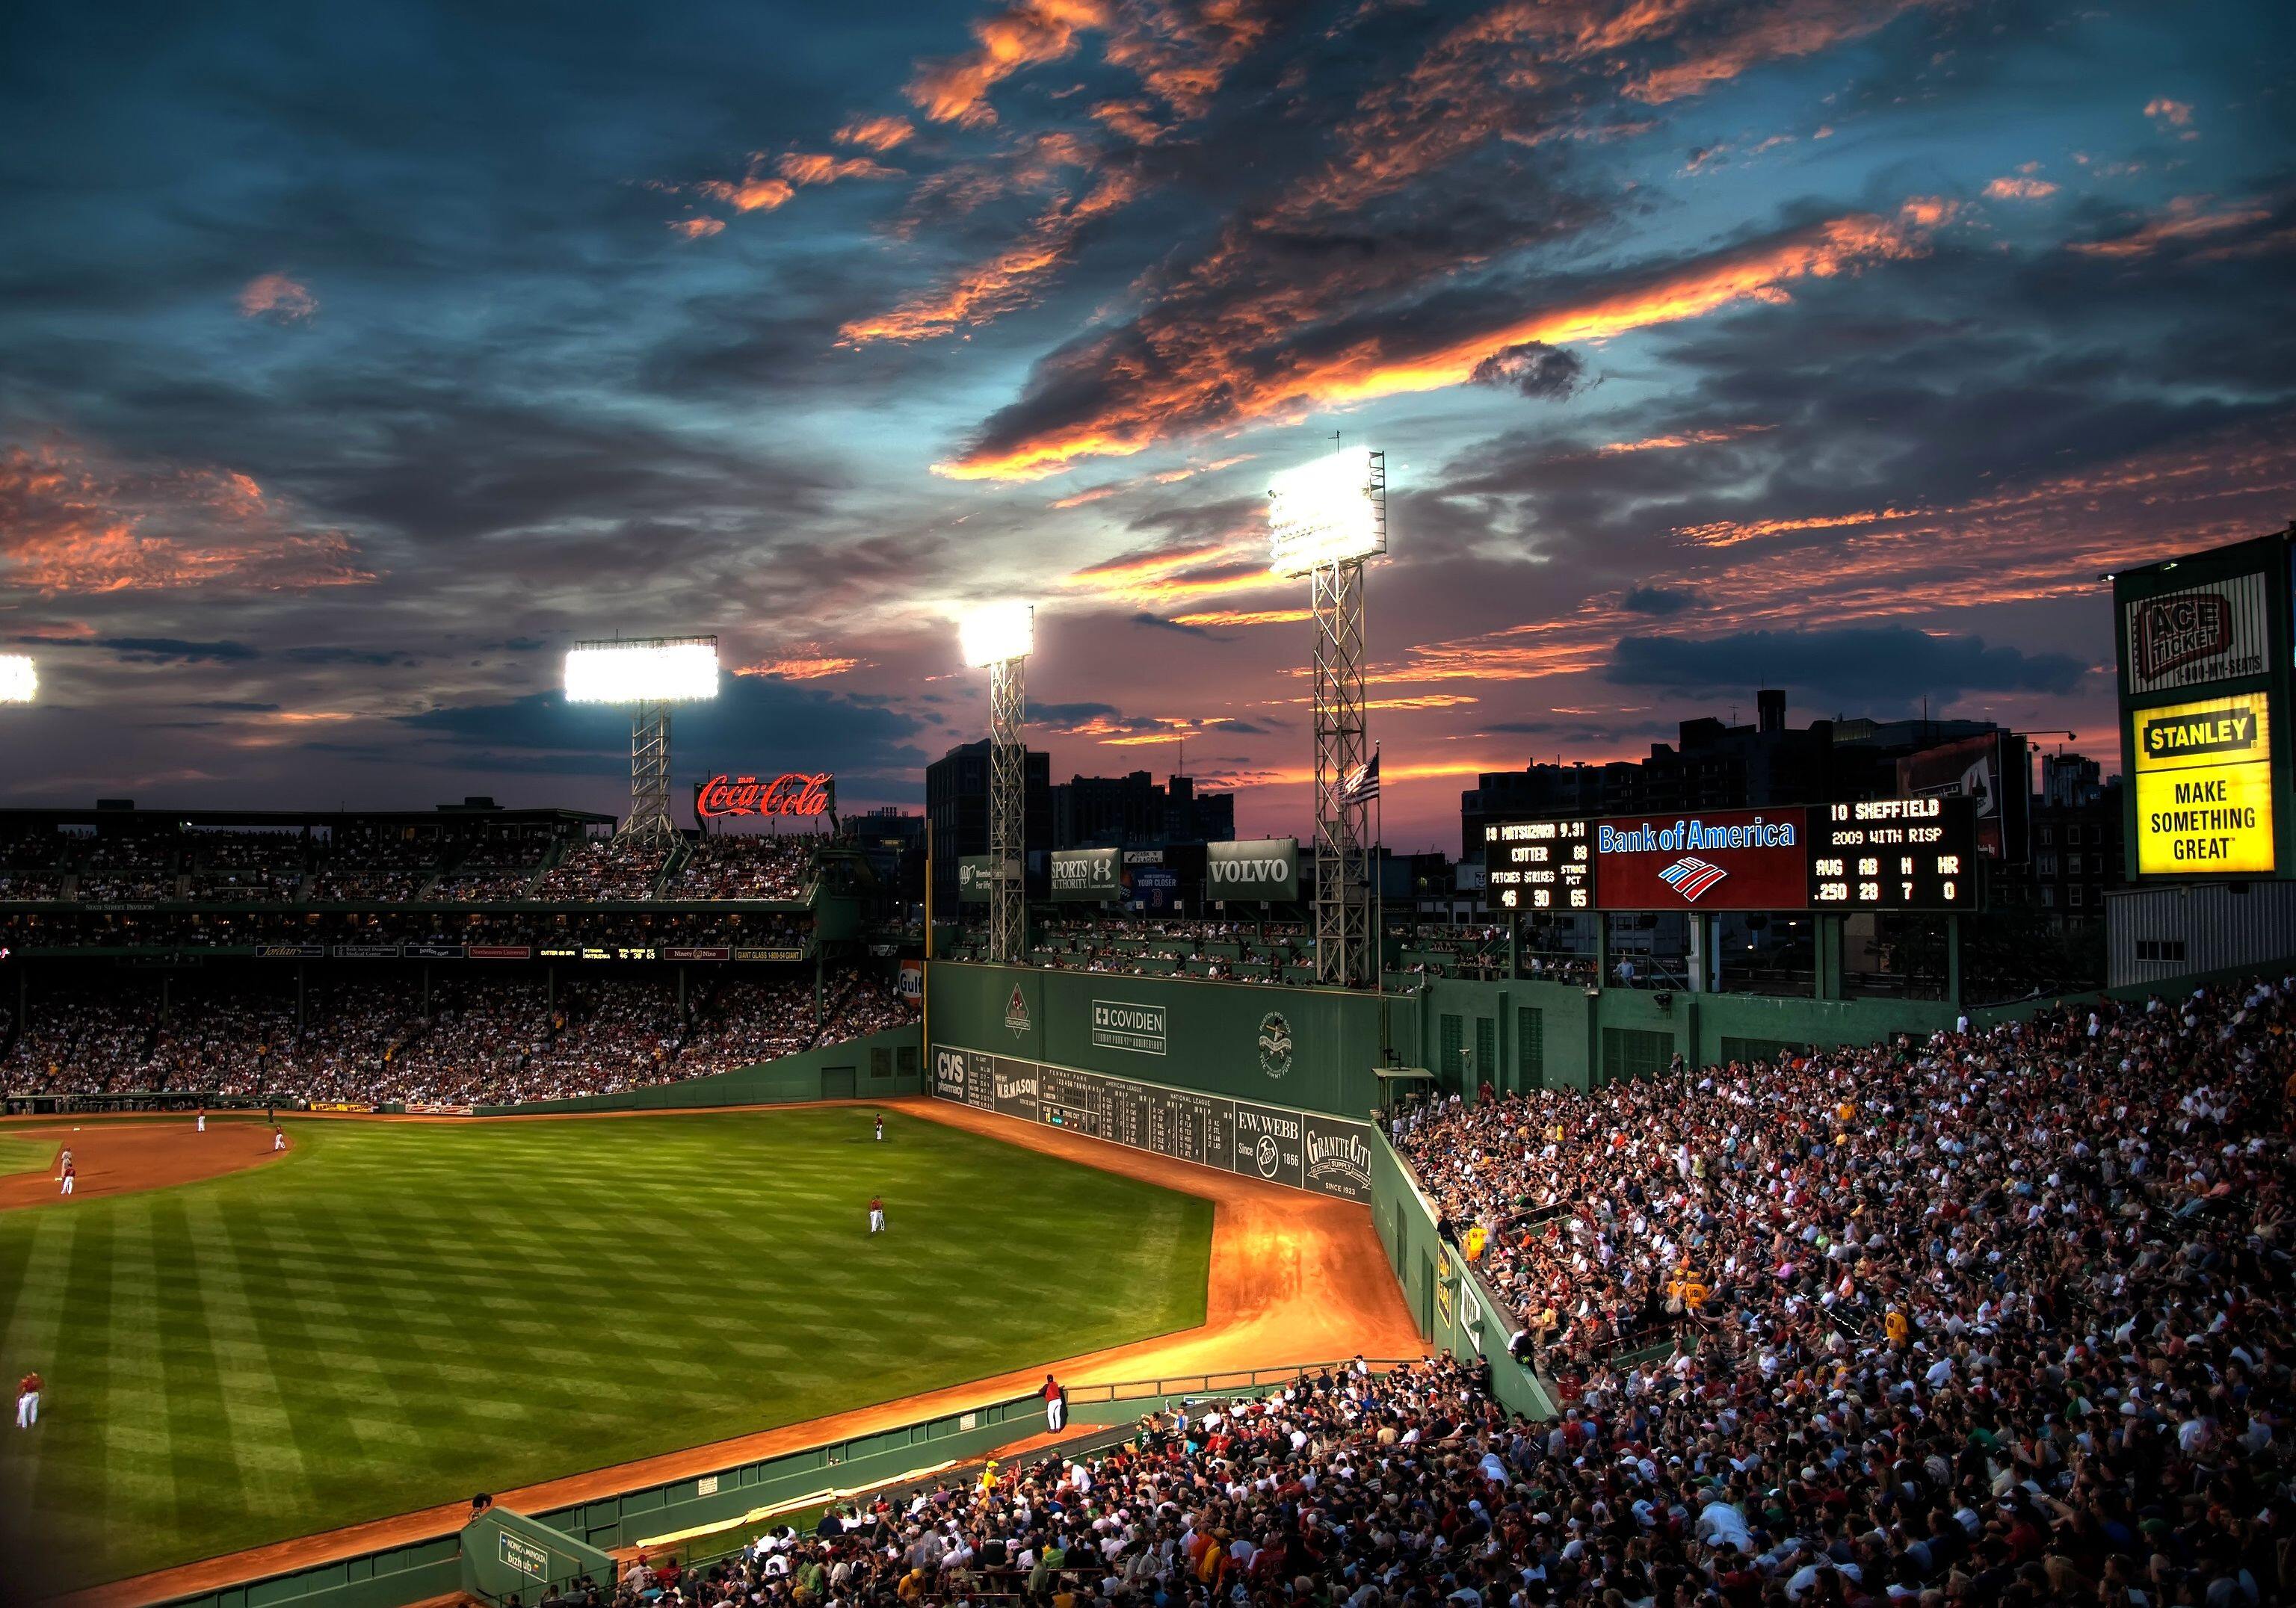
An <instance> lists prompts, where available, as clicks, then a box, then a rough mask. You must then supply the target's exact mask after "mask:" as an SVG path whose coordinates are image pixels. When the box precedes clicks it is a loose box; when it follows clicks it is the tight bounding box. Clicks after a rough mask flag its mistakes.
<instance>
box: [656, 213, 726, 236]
mask: <svg viewBox="0 0 2296 1608" xmlns="http://www.w3.org/2000/svg"><path fill="white" fill-rule="evenodd" d="M669 229H670V233H673V234H682V235H684V236H685V238H686V239H687V240H707V239H709V237H710V236H711V235H713V234H723V233H725V232H726V220H725V219H724V218H722V217H682V218H676V219H674V220H673V221H672V222H671V224H670V225H669Z"/></svg>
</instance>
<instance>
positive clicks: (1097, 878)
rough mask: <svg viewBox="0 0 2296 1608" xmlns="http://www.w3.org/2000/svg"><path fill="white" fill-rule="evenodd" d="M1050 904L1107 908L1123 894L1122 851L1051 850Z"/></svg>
mask: <svg viewBox="0 0 2296 1608" xmlns="http://www.w3.org/2000/svg"><path fill="white" fill-rule="evenodd" d="M1052 863H1053V902H1054V903H1055V904H1106V903H1109V902H1111V901H1113V900H1114V899H1115V898H1116V897H1117V896H1118V895H1119V894H1120V893H1122V891H1123V886H1124V851H1123V850H1122V849H1054V851H1053V862H1052Z"/></svg>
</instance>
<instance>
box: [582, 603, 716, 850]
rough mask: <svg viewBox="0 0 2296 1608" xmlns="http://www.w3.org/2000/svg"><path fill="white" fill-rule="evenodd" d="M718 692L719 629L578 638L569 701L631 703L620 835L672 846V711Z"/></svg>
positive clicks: (673, 828)
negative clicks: (625, 813)
mask: <svg viewBox="0 0 2296 1608" xmlns="http://www.w3.org/2000/svg"><path fill="white" fill-rule="evenodd" d="M716 697H717V638H716V637H714V636H680V637H645V638H640V639H637V640H635V641H611V642H577V643H576V644H575V645H574V647H573V649H572V651H570V652H569V653H568V654H567V656H566V701H567V702H568V703H570V704H626V705H627V706H629V708H630V816H629V819H628V820H625V821H624V822H622V829H621V830H620V831H619V833H617V834H615V836H617V837H624V838H628V839H631V840H632V841H635V842H637V843H641V844H649V845H655V844H659V845H665V846H666V845H669V844H672V843H675V842H676V840H677V828H676V825H675V824H674V823H673V822H672V821H671V820H670V818H669V712H670V709H671V707H672V706H674V705H677V704H684V703H692V702H694V701H697V700H699V699H701V698H716Z"/></svg>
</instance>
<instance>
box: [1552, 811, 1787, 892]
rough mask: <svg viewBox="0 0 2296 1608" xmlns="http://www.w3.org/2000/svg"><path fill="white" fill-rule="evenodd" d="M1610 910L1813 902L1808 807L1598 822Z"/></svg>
mask: <svg viewBox="0 0 2296 1608" xmlns="http://www.w3.org/2000/svg"><path fill="white" fill-rule="evenodd" d="M1593 832H1594V844H1595V889H1596V893H1597V898H1598V902H1599V906H1600V908H1601V909H1603V910H1800V908H1802V906H1803V905H1805V904H1806V903H1808V900H1809V856H1808V838H1807V837H1806V833H1805V821H1804V819H1803V812H1802V811H1801V810H1800V809H1799V808H1788V809H1783V810H1710V811H1708V812H1704V813H1703V814H1699V815H1684V816H1675V817H1670V818H1641V817H1636V816H1626V817H1621V818H1620V819H1618V820H1603V821H1597V822H1595V824H1594V828H1593Z"/></svg>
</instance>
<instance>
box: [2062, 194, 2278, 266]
mask: <svg viewBox="0 0 2296 1608" xmlns="http://www.w3.org/2000/svg"><path fill="white" fill-rule="evenodd" d="M2213 199H2214V198H2213V197H2210V196H2205V195H2185V196H2178V197H2177V199H2176V200H2172V201H2170V202H2169V210H2168V212H2167V213H2166V214H2164V215H2163V216H2160V217H2156V218H2153V219H2151V220H2149V221H2147V222H2146V223H2145V224H2143V225H2142V226H2140V227H2139V228H2137V229H2136V230H2134V231H2132V232H2131V233H2128V234H2123V235H2120V236H2119V237H2117V238H2115V239H2112V240H2102V241H2074V242H2073V243H2072V244H2071V246H2069V247H2067V248H2066V249H2068V250H2071V251H2076V252H2079V254H2080V255H2081V256H2083V257H2149V256H2151V255H2152V254H2153V252H2155V251H2160V250H2164V249H2168V248H2169V247H2173V246H2182V245H2190V244H2192V243H2194V241H2202V240H2207V239H2209V238H2210V236H2213V235H2218V234H2222V233H2225V232H2226V230H2230V229H2244V228H2246V227H2248V226H2249V225H2250V224H2260V223H2262V222H2264V220H2265V219H2267V217H2270V216H2272V214H2271V213H2270V212H2269V211H2268V210H2267V209H2266V208H2262V207H2258V206H2255V205H2252V204H2246V205H2235V206H2231V207H2225V208H2217V209H2215V210H2213V211H2211V210H2210V208H2209V203H2210V200H2213Z"/></svg>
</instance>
